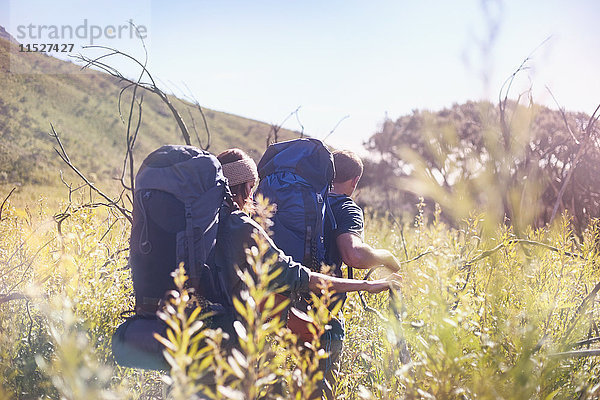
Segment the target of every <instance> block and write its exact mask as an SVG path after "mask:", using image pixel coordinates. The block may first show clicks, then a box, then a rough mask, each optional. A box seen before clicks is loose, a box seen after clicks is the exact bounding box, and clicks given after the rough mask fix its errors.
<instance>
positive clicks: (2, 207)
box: [0, 187, 17, 221]
mask: <svg viewBox="0 0 600 400" xmlns="http://www.w3.org/2000/svg"><path fill="white" fill-rule="evenodd" d="M15 190H17V188H16V187H14V188H12V190H11V191H10V193H9V194H8V196H6V197H5V198H4V201H3V202H2V205H0V221H2V211H3V210H4V205H5V204H6V202H7V201H8V198H9V197H10V195H11V194H13V192H14V191H15Z"/></svg>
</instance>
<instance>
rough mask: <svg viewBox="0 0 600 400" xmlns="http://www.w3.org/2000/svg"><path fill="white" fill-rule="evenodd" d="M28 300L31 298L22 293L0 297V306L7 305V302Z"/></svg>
mask: <svg viewBox="0 0 600 400" xmlns="http://www.w3.org/2000/svg"><path fill="white" fill-rule="evenodd" d="M30 298H31V297H29V296H28V295H26V294H23V293H10V294H6V295H0V304H4V303H8V302H9V301H13V300H29V299H30Z"/></svg>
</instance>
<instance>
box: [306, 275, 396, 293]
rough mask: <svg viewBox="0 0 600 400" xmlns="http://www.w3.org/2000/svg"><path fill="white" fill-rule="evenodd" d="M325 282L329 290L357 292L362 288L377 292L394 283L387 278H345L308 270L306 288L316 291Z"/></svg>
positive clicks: (388, 287) (390, 286)
mask: <svg viewBox="0 0 600 400" xmlns="http://www.w3.org/2000/svg"><path fill="white" fill-rule="evenodd" d="M392 277H394V276H392ZM398 280H399V279H398ZM327 283H329V284H330V285H331V286H330V287H331V290H333V291H334V292H336V293H346V292H358V291H362V290H364V291H367V292H369V293H379V292H383V291H384V290H387V289H390V288H392V287H393V285H394V284H395V281H394V280H393V279H389V278H388V279H380V280H376V281H365V280H358V279H346V278H338V277H335V276H330V275H325V274H320V273H318V272H312V271H311V272H310V274H309V278H308V288H309V289H310V290H311V291H313V292H316V293H318V292H319V290H320V288H321V286H322V285H323V284H327Z"/></svg>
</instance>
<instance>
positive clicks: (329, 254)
mask: <svg viewBox="0 0 600 400" xmlns="http://www.w3.org/2000/svg"><path fill="white" fill-rule="evenodd" d="M328 201H329V204H328V206H329V208H330V211H331V213H332V214H333V217H334V218H335V224H336V227H334V225H333V221H331V218H330V215H329V214H328V215H326V217H325V230H324V235H323V236H324V237H323V240H324V242H325V261H326V263H327V264H328V265H331V266H332V267H333V270H332V271H331V272H330V274H331V275H334V276H337V277H341V276H342V263H343V262H342V255H341V254H340V251H339V249H338V247H337V242H336V239H337V237H338V236H339V235H341V234H344V233H352V234H354V235H357V236H358V237H360V238H361V239H362V238H363V229H364V217H363V211H362V209H361V208H360V207H359V206H358V205H357V204H356V203H355V202H354V200H352V199H351V198H350V197H348V196H346V195H345V194H333V193H332V194H330V195H329V197H328ZM337 297H338V298H339V299H340V301H342V302H343V301H345V300H346V295H345V294H339V295H337ZM330 325H331V333H332V334H333V335H336V336H338V337H340V338H341V337H343V336H344V322H343V316H342V313H341V312H340V315H339V316H338V318H334V319H333V320H331V322H330Z"/></svg>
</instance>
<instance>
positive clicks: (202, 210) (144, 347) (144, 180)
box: [112, 145, 233, 369]
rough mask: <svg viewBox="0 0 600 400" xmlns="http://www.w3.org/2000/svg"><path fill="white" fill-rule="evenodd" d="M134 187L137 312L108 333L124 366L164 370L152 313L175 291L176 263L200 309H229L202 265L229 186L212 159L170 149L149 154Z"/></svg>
mask: <svg viewBox="0 0 600 400" xmlns="http://www.w3.org/2000/svg"><path fill="white" fill-rule="evenodd" d="M135 184H136V185H135V193H134V202H133V203H134V204H133V225H132V229H131V239H130V256H129V266H130V268H131V273H132V279H133V289H134V292H135V303H136V315H134V316H133V317H130V318H129V319H127V320H126V321H125V322H124V323H123V324H121V326H119V328H118V329H117V331H116V333H115V334H114V335H113V343H112V344H113V355H114V357H115V360H116V361H117V362H118V363H119V364H121V365H123V366H127V367H135V368H146V369H166V368H167V364H166V362H165V361H164V359H163V357H162V345H160V344H159V343H158V341H156V339H154V337H153V333H155V332H156V333H159V334H161V335H163V336H164V334H165V331H166V326H165V325H164V323H163V322H162V321H161V320H159V319H158V318H157V316H156V311H157V310H158V307H159V303H160V302H161V301H162V300H163V299H164V297H165V295H166V294H167V292H169V291H170V290H173V289H175V285H174V283H173V278H172V276H171V273H172V272H173V271H174V270H175V269H176V268H177V267H178V265H179V264H180V263H181V262H183V263H184V267H185V269H186V273H187V275H188V277H189V281H188V282H189V284H190V286H191V287H193V288H194V292H195V294H196V295H197V296H198V297H199V298H200V299H202V301H203V303H204V304H203V310H206V311H207V312H211V313H212V314H214V315H217V316H218V315H226V314H227V313H228V312H227V310H230V309H232V304H233V303H232V299H231V296H230V294H229V293H227V292H226V290H225V289H224V288H225V287H226V286H225V284H224V282H223V281H222V280H223V274H219V273H218V271H216V270H215V268H211V267H209V265H208V264H210V261H208V260H209V258H210V257H211V255H212V253H213V250H214V248H215V244H216V238H217V230H218V224H219V216H220V215H219V214H220V210H221V208H222V206H223V205H224V204H227V202H228V201H229V202H230V195H229V196H228V195H227V194H228V192H229V189H228V187H227V180H226V178H225V177H224V176H223V173H222V170H221V164H220V163H219V161H218V160H217V158H216V157H214V156H213V155H211V154H210V153H208V152H206V151H203V150H200V149H198V148H196V147H192V146H176V145H167V146H163V147H161V148H159V149H158V150H156V151H154V152H152V153H151V154H150V155H148V156H147V157H146V159H145V160H144V161H143V163H142V165H141V167H140V169H139V171H138V173H137V175H136V179H135ZM207 262H208V263H207Z"/></svg>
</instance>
